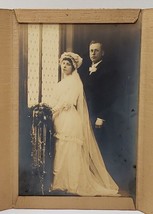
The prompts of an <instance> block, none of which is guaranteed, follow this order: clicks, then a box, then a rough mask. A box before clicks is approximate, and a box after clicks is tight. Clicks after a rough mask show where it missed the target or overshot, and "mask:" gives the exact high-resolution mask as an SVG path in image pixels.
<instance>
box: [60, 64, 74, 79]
mask: <svg viewBox="0 0 153 214" xmlns="http://www.w3.org/2000/svg"><path fill="white" fill-rule="evenodd" d="M61 69H62V72H63V73H64V74H65V75H67V76H68V75H70V74H72V72H73V66H72V64H71V63H70V62H69V61H68V60H63V61H62V64H61Z"/></svg>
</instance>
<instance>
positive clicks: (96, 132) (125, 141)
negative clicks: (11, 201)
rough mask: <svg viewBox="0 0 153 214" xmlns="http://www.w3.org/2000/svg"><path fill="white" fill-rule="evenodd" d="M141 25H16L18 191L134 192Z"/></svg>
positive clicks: (48, 193)
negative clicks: (18, 53) (17, 51)
mask: <svg viewBox="0 0 153 214" xmlns="http://www.w3.org/2000/svg"><path fill="white" fill-rule="evenodd" d="M140 30H141V29H140V22H139V21H137V22H135V23H134V24H22V25H20V41H19V48H20V50H19V52H20V57H19V58H20V59H19V63H20V65H19V195H20V196H78V197H79V196H101V197H102V196H108V197H109V196H114V197H116V196H118V197H124V196H129V197H133V198H135V196H136V192H135V190H136V177H137V174H136V170H137V165H136V162H137V147H138V145H137V129H138V95H139V76H140V74H139V70H140V68H139V66H140V39H141V38H140V33H141V32H140Z"/></svg>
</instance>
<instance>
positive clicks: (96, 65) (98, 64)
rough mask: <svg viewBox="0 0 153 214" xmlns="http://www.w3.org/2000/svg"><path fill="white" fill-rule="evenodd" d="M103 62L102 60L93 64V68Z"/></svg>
mask: <svg viewBox="0 0 153 214" xmlns="http://www.w3.org/2000/svg"><path fill="white" fill-rule="evenodd" d="M101 62H102V60H100V61H99V62H97V63H95V64H92V66H94V67H97V66H98V65H99V64H100V63H101Z"/></svg>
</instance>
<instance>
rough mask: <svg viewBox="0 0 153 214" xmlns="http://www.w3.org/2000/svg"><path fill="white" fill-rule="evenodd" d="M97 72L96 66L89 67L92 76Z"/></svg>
mask: <svg viewBox="0 0 153 214" xmlns="http://www.w3.org/2000/svg"><path fill="white" fill-rule="evenodd" d="M96 71H97V67H96V66H95V65H92V66H91V67H89V72H90V73H89V74H92V73H94V72H96Z"/></svg>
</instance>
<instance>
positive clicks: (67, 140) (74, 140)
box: [54, 133, 84, 145]
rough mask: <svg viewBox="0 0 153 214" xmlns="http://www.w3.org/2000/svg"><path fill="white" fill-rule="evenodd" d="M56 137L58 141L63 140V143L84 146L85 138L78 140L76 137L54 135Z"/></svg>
mask: <svg viewBox="0 0 153 214" xmlns="http://www.w3.org/2000/svg"><path fill="white" fill-rule="evenodd" d="M54 137H55V138H56V139H58V140H62V141H66V142H73V143H77V144H79V145H83V141H84V139H83V138H78V137H75V136H70V135H69V136H65V135H63V134H59V133H58V134H57V133H55V134H54Z"/></svg>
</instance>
